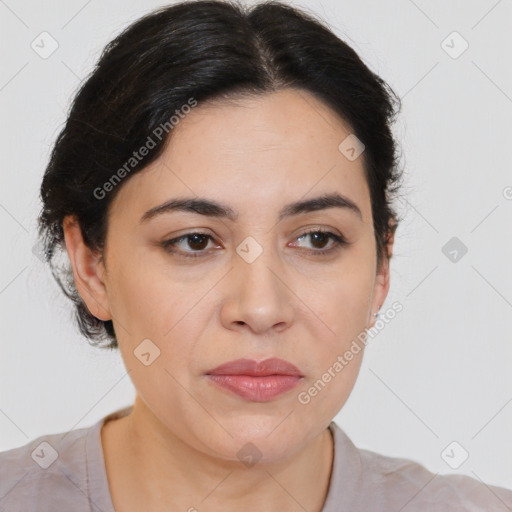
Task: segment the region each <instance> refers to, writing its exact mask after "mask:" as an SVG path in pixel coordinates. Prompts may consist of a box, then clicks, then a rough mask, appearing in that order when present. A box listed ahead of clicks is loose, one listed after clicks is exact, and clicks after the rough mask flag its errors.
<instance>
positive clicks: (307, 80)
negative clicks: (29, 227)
mask: <svg viewBox="0 0 512 512" xmlns="http://www.w3.org/2000/svg"><path fill="white" fill-rule="evenodd" d="M398 106H399V100H398V98H396V96H395V95H394V93H393V92H392V91H391V89H390V88H389V87H388V86H387V85H386V84H385V83H384V82H383V81H382V80H381V79H380V78H379V77H378V76H376V75H375V74H373V73H372V72H371V71H370V70H369V69H368V68H367V67H366V66H365V65H364V63H363V62H362V61H361V60H360V58H359V57H358V56H357V55H356V54H355V52H354V51H353V50H352V49H351V48H350V47H349V46H347V45H346V44H345V43H344V42H342V41H341V40H340V39H338V38H337V37H336V36H335V35H334V34H333V33H331V32H330V31H329V30H328V29H327V28H325V27H324V26H323V25H321V24H320V23H319V22H318V21H316V20H315V19H313V18H312V17H311V16H309V15H307V14H306V13H304V12H302V11H300V10H297V9H294V8H291V7H288V6H285V5H283V4H280V3H278V2H270V3H264V4H260V5H256V6H254V7H252V8H245V7H243V6H242V5H239V4H236V3H226V2H209V1H198V2H185V3H180V4H176V5H173V6H172V7H168V8H165V9H162V10H160V11H158V12H155V13H152V14H150V15H148V16H145V17H144V18H142V19H141V20H139V21H137V22H136V23H135V24H133V25H132V26H130V27H129V28H128V29H127V30H125V31H124V32H123V33H122V34H121V35H120V36H118V37H117V38H116V39H115V40H114V41H112V42H111V43H110V44H109V45H108V46H107V48H106V49H105V51H104V53H103V55H102V56H101V58H100V60H99V62H98V64H97V66H96V68H95V69H94V72H93V73H92V75H91V76H90V77H89V78H88V80H87V81H86V82H85V83H84V85H83V87H82V88H81V90H80V91H79V93H78V94H77V96H76V98H75V100H74V103H73V106H72V109H71V111H70V114H69V117H68V120H67V122H66V125H65V127H64V129H63V131H62V132H61V134H60V135H59V137H58V139H57V142H56V144H55V147H54V149H53V153H52V156H51V160H50V163H49V165H48V168H47V170H46V173H45V176H44V179H43V183H42V186H41V197H42V201H43V210H42V212H41V215H40V219H39V221H40V230H41V237H42V238H43V240H44V242H45V250H46V257H47V260H48V262H49V263H50V265H51V268H52V271H53V273H54V276H55V277H56V279H57V281H58V282H59V284H60V285H61V287H62V289H63V291H64V292H65V293H66V294H67V295H68V296H69V298H70V299H72V301H73V302H74V304H75V307H76V312H77V320H78V323H79V326H80V329H81V331H82V332H83V334H84V335H85V336H87V337H88V338H89V339H90V340H91V343H95V344H100V343H101V342H103V347H106V348H112V349H116V348H118V349H119V351H120V353H121V356H122V358H123V361H124V364H125V366H126V369H127V371H128V372H129V374H130V378H131V379H132V382H133V384H134V386H135V388H136V391H137V396H136V400H135V403H134V404H133V406H130V407H127V408H124V409H122V410H119V411H114V412H113V413H112V414H110V415H108V416H107V417H105V418H102V419H101V420H100V421H98V422H97V423H96V424H95V425H93V426H92V427H89V428H84V429H79V430H74V431H70V432H67V433H60V434H53V435H49V436H43V437H40V438H38V439H36V440H34V441H32V442H31V443H29V444H27V445H26V446H24V447H20V448H16V449H13V450H9V451H6V452H3V453H2V454H0V463H1V471H2V473H1V477H2V478H1V481H0V496H2V501H0V506H1V507H2V508H3V509H4V510H8V511H15V510H53V511H57V510H66V511H69V510H73V511H89V510H95V511H104V512H111V511H113V510H117V511H123V512H130V511H140V510H145V511H160V510H162V511H163V510H166V511H168V510H188V511H195V510H198V511H208V510H210V511H216V510H222V511H226V510H235V509H237V510H238V509H240V508H242V509H246V510H251V511H252V510H265V511H270V512H272V511H274V510H279V511H283V510H286V511H295V510H297V511H298V510H308V511H324V512H333V511H338V510H347V511H348V510H350V511H359V510H361V511H363V510H364V511H370V510H371V511H381V510H382V511H384V510H385V511H389V510H393V511H398V510H404V511H405V510H416V511H418V510H425V511H426V510H433V509H434V507H435V510H471V511H473V510H474V511H476V510H496V511H497V510H510V509H511V508H512V491H509V490H507V489H503V488H498V487H492V486H487V485H486V484H483V483H482V482H480V481H478V480H475V479H472V478H469V477H467V476H462V475H450V476H441V475H434V474H432V473H430V472H429V471H427V469H426V468H424V467H423V466H421V465H419V464H417V463H415V462H413V461H409V460H405V459H398V458H391V457H385V456H382V455H379V454H376V453H373V452H369V451H366V450H360V449H358V448H356V447H355V446H354V445H353V444H352V442H351V441H350V439H349V438H348V437H347V436H346V435H345V433H344V432H343V431H342V430H341V429H340V428H339V427H338V426H337V425H336V424H335V423H334V422H332V419H333V418H334V416H335V415H336V414H337V413H338V411H339V410H340V409H341V408H342V407H343V405H344V404H345V402H346V400H347V398H348V396H349V395H350V392H351V390H352V389H353V386H354V384H355V381H356V378H357V375H358V371H359V368H360V365H361V361H362V357H363V353H364V350H363V349H364V345H365V334H366V333H367V332H368V330H369V329H371V328H372V326H373V325H374V323H375V320H376V317H377V315H378V314H379V309H380V308H381V307H382V305H383V304H384V302H385V300H386V296H387V293H388V290H389V285H390V280H389V263H390V259H391V257H392V249H393V241H394V233H395V230H396V227H397V225H398V218H397V215H396V214H395V212H394V211H393V208H392V198H393V194H394V193H395V192H396V191H397V190H398V183H399V179H400V173H399V171H398V169H397V155H396V143H395V141H394V139H393V136H392V133H391V129H390V125H391V123H392V121H393V119H394V116H395V115H396V113H397V111H398ZM60 248H62V249H64V248H65V249H66V251H67V255H68V256H69V260H70V268H69V269H68V271H67V272H66V269H62V268H60V267H58V266H57V265H56V264H55V259H54V258H55V255H56V254H57V253H58V250H59V249H60ZM398 306H399V305H398ZM393 308H395V305H393ZM105 341H106V343H105Z"/></svg>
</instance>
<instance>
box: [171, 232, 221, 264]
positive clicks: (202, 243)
mask: <svg viewBox="0 0 512 512" xmlns="http://www.w3.org/2000/svg"><path fill="white" fill-rule="evenodd" d="M210 240H212V241H213V238H212V236H211V235H208V234H206V233H187V234H185V235H182V236H180V237H178V238H173V239H172V240H166V241H164V242H162V244H161V245H162V247H163V248H164V249H165V250H166V251H168V252H171V253H179V255H180V256H184V257H186V258H197V257H199V256H204V255H206V254H207V253H208V251H207V250H206V248H207V247H208V242H209V241H210ZM180 245H181V247H179V246H180Z"/></svg>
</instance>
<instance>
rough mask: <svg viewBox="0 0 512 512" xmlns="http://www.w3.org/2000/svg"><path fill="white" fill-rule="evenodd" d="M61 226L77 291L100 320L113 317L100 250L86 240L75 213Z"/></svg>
mask: <svg viewBox="0 0 512 512" xmlns="http://www.w3.org/2000/svg"><path fill="white" fill-rule="evenodd" d="M62 228H63V231H64V240H65V243H66V250H67V253H68V256H69V260H70V262H71V268H72V270H73V276H74V279H75V285H76V288H77V290H78V293H79V294H80V296H81V297H82V300H83V301H84V303H85V304H86V306H87V308H88V309H89V311H90V312H91V314H92V315H94V316H95V317H96V318H98V319H99V320H103V321H106V320H111V319H112V315H111V313H110V309H109V305H108V298H107V293H106V292H107V290H106V286H105V281H104V276H105V271H104V265H103V262H102V261H101V256H100V254H98V253H97V252H95V251H93V250H92V249H91V248H90V247H88V246H87V245H86V244H85V242H84V239H83V236H82V230H81V229H80V224H79V223H78V220H77V219H76V217H74V216H67V217H66V218H65V219H64V221H63V223H62Z"/></svg>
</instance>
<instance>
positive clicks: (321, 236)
mask: <svg viewBox="0 0 512 512" xmlns="http://www.w3.org/2000/svg"><path fill="white" fill-rule="evenodd" d="M306 239H309V240H310V243H311V246H312V247H313V250H310V251H307V252H309V253H312V254H314V255H317V256H322V255H327V254H330V253H331V252H332V251H336V250H337V249H339V248H340V247H341V246H342V245H348V242H347V241H346V240H345V239H344V238H343V237H341V236H339V235H337V234H336V233H332V232H331V231H324V230H322V229H318V228H317V229H312V230H309V231H306V232H305V233H303V234H302V235H300V236H299V237H297V240H300V241H302V240H306ZM330 241H332V244H331V246H330V247H328V246H329V242H330ZM326 247H328V248H327V249H326ZM306 250H307V248H306Z"/></svg>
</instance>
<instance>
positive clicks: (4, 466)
mask: <svg viewBox="0 0 512 512" xmlns="http://www.w3.org/2000/svg"><path fill="white" fill-rule="evenodd" d="M97 426H98V423H96V424H95V425H93V426H91V427H88V428H81V429H77V430H71V431H69V432H60V433H55V434H48V435H44V436H40V437H38V438H36V439H34V440H32V441H30V442H29V443H27V444H25V445H23V446H20V447H17V448H12V449H10V450H7V451H3V452H0V510H4V509H5V510H9V512H11V511H13V512H14V511H17V510H42V509H44V508H45V505H47V504H49V503H50V501H49V500H51V505H52V506H54V507H56V506H58V507H64V506H68V507H69V510H76V511H82V510H84V511H85V510H89V505H88V498H87V492H86V488H87V487H86V484H87V465H86V459H87V454H86V453H87V452H86V442H87V435H88V433H89V432H90V431H91V430H92V429H93V428H94V427H97ZM57 491H58V492H57ZM58 509H59V510H60V508H58ZM62 509H63V510H64V508H62Z"/></svg>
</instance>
